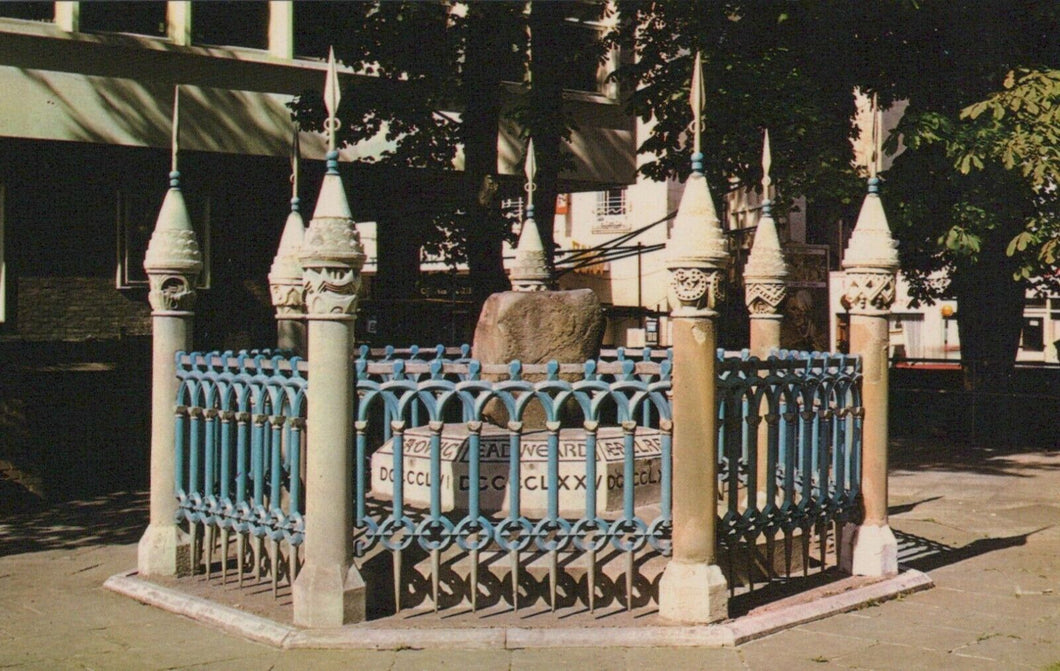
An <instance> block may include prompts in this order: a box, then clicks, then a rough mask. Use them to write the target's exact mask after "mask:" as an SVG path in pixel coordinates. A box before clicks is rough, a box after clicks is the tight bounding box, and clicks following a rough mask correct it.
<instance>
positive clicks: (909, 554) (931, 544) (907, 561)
mask: <svg viewBox="0 0 1060 671" xmlns="http://www.w3.org/2000/svg"><path fill="white" fill-rule="evenodd" d="M1047 528H1048V527H1042V528H1041V529H1036V530H1034V531H1030V532H1027V533H1025V534H1016V535H1014V536H1005V537H1003V538H979V539H977V540H974V541H972V542H971V543H968V544H967V545H962V546H960V547H956V546H952V545H946V544H945V543H940V542H938V541H934V540H931V539H930V538H925V537H923V536H917V535H915V534H910V533H906V532H904V531H897V530H895V531H894V535H895V537H896V538H897V539H898V565H899V567H901V568H903V569H910V568H911V569H916V570H918V571H923V572H925V573H927V572H929V571H933V570H935V569H938V568H942V567H943V566H949V565H951V564H956V563H958V562H962V561H964V560H966V559H971V558H972V557H978V556H980V555H984V554H987V553H989V552H996V551H998V550H1007V549H1008V548H1012V547H1019V546H1022V545H1026V544H1027V538H1029V537H1030V536H1031V535H1033V534H1036V533H1038V532H1039V531H1044V530H1045V529H1047Z"/></svg>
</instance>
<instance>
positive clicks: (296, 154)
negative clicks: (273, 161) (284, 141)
mask: <svg viewBox="0 0 1060 671" xmlns="http://www.w3.org/2000/svg"><path fill="white" fill-rule="evenodd" d="M301 130H302V129H301V126H300V125H299V124H298V122H295V124H294V132H293V133H292V134H291V211H293V212H297V211H298V206H299V205H300V204H301V200H300V199H299V198H298V186H299V178H300V174H299V170H300V168H301V158H302V143H301V140H300V139H299V134H300V133H301Z"/></svg>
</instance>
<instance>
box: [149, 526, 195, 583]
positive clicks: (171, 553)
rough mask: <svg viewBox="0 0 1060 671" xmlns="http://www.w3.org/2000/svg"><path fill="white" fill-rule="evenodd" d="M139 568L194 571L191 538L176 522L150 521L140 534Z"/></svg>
mask: <svg viewBox="0 0 1060 671" xmlns="http://www.w3.org/2000/svg"><path fill="white" fill-rule="evenodd" d="M136 570H137V571H139V573H140V575H145V576H146V575H154V576H172V577H175V578H180V577H183V576H187V575H191V538H190V537H189V536H188V534H186V533H184V530H183V529H181V528H180V527H178V526H177V525H176V524H150V525H148V527H147V530H145V531H144V535H143V536H142V537H141V538H140V544H139V546H138V548H137V556H136Z"/></svg>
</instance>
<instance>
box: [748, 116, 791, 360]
mask: <svg viewBox="0 0 1060 671" xmlns="http://www.w3.org/2000/svg"><path fill="white" fill-rule="evenodd" d="M771 165H772V159H771V156H770V150H769V131H766V133H765V139H764V141H763V146H762V173H763V177H762V198H763V200H762V213H761V216H760V217H759V218H758V227H757V229H756V231H755V239H754V244H753V245H752V246H751V254H750V256H748V258H747V265H745V266H744V273H743V275H744V287H745V298H744V300H745V302H746V305H747V310H748V312H750V317H751V354H753V355H754V356H757V357H766V356H768V355H769V352H770V350H772V349H775V348H778V347H780V322H781V314H780V307H781V305H782V304H783V302H784V298H785V297H786V296H787V292H788V288H787V278H788V266H787V264H786V263H785V262H784V254H783V252H781V249H780V238H779V236H778V235H777V224H776V222H775V221H774V220H773V201H772V200H770V197H769V188H770V185H771V184H772V179H770V176H769V169H770V167H771Z"/></svg>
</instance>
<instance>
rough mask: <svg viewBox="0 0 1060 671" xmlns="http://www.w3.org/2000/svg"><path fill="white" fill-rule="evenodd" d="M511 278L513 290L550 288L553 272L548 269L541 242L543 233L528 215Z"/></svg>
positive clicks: (516, 250)
mask: <svg viewBox="0 0 1060 671" xmlns="http://www.w3.org/2000/svg"><path fill="white" fill-rule="evenodd" d="M510 279H511V282H512V291H546V290H548V288H549V283H550V281H551V279H552V273H550V272H549V270H548V260H547V258H546V257H545V247H544V245H543V244H541V234H540V233H539V232H538V230H537V222H536V221H534V219H533V217H527V218H526V221H524V222H523V230H522V231H521V232H520V233H519V244H518V246H517V247H516V248H515V265H513V266H512V270H511V274H510Z"/></svg>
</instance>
